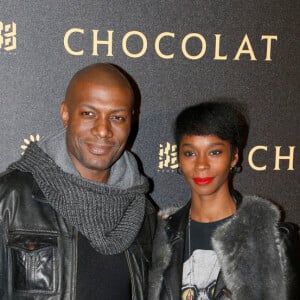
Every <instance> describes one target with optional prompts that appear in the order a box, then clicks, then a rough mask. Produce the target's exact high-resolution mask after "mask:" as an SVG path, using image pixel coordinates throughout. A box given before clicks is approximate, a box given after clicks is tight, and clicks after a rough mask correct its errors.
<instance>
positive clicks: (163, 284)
mask: <svg viewBox="0 0 300 300" xmlns="http://www.w3.org/2000/svg"><path fill="white" fill-rule="evenodd" d="M189 207H190V203H188V204H187V205H186V206H184V207H182V208H180V209H179V210H178V211H176V212H175V213H174V214H172V215H170V216H166V215H164V216H161V214H160V216H159V218H158V228H157V233H156V238H155V241H154V250H153V265H152V270H151V272H150V284H149V288H150V290H149V300H166V299H169V300H175V299H176V300H178V299H180V288H181V281H182V275H181V274H182V264H183V261H182V258H183V251H184V240H185V227H186V224H187V219H188V214H189ZM279 220H280V212H279V210H278V208H277V207H276V206H275V205H274V204H272V203H271V202H269V201H267V200H264V199H262V198H259V197H255V196H245V197H244V198H243V199H242V200H241V203H240V204H238V209H237V211H236V213H235V214H234V215H233V217H232V218H230V219H229V220H228V221H227V222H226V223H224V224H223V225H221V226H220V227H218V228H217V230H216V231H215V232H214V234H213V237H212V245H213V249H214V250H215V252H216V254H217V257H218V260H219V263H220V266H221V272H220V273H222V276H219V277H218V280H217V286H218V281H219V279H220V277H222V280H223V283H222V284H223V290H222V291H223V292H220V293H219V296H218V297H217V296H216V295H215V298H214V299H233V300H259V299H261V300H275V299H276V300H277V299H280V300H286V299H289V297H288V296H287V282H288V278H287V274H288V270H287V268H288V262H287V256H286V249H285V243H284V239H282V237H281V233H280V231H281V229H280V226H279ZM176 264H177V265H180V266H179V267H178V266H174V265H176Z"/></svg>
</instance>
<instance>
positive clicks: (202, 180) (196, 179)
mask: <svg viewBox="0 0 300 300" xmlns="http://www.w3.org/2000/svg"><path fill="white" fill-rule="evenodd" d="M213 179H214V177H194V178H193V181H194V182H195V183H196V184H198V185H205V184H209V183H211V182H212V181H213Z"/></svg>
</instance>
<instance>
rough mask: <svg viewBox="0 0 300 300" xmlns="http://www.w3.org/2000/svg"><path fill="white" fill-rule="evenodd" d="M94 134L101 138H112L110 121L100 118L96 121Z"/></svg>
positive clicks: (93, 129)
mask: <svg viewBox="0 0 300 300" xmlns="http://www.w3.org/2000/svg"><path fill="white" fill-rule="evenodd" d="M92 133H93V134H94V135H95V136H98V137H101V138H107V137H112V128H111V123H110V120H109V119H107V118H99V119H97V120H96V121H95V123H94V126H93V128H92Z"/></svg>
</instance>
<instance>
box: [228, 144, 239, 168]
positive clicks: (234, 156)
mask: <svg viewBox="0 0 300 300" xmlns="http://www.w3.org/2000/svg"><path fill="white" fill-rule="evenodd" d="M238 161H239V149H238V148H235V149H234V150H233V152H232V159H231V164H230V166H231V167H232V168H233V167H235V166H236V164H237V163H238Z"/></svg>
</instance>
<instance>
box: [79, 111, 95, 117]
mask: <svg viewBox="0 0 300 300" xmlns="http://www.w3.org/2000/svg"><path fill="white" fill-rule="evenodd" d="M81 115H82V116H93V115H94V113H93V112H91V111H83V112H81Z"/></svg>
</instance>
